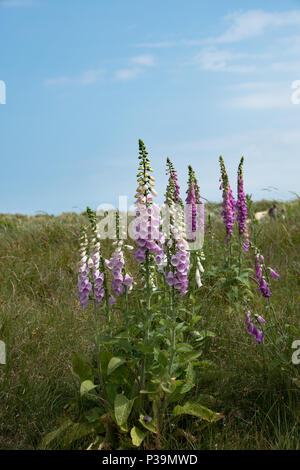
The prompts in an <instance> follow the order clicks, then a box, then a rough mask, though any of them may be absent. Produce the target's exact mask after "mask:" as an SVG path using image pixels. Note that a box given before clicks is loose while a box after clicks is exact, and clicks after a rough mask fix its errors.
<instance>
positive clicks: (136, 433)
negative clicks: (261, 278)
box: [130, 426, 147, 447]
mask: <svg viewBox="0 0 300 470" xmlns="http://www.w3.org/2000/svg"><path fill="white" fill-rule="evenodd" d="M146 434H147V433H146V432H144V431H141V430H140V429H139V428H137V427H136V426H133V428H132V429H131V431H130V436H131V440H132V444H133V445H134V446H136V447H139V446H140V445H141V443H142V442H143V440H144V439H145V437H146Z"/></svg>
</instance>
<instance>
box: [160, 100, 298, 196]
mask: <svg viewBox="0 0 300 470" xmlns="http://www.w3.org/2000/svg"><path fill="white" fill-rule="evenodd" d="M299 108H300V106H299ZM165 146H166V148H165V147H163V148H162V149H161V151H162V153H163V152H166V151H167V152H169V153H170V154H172V155H174V159H175V158H176V160H177V161H178V162H179V163H180V162H181V161H185V160H186V155H187V154H188V155H189V161H190V164H191V165H192V166H193V168H194V170H195V171H196V173H197V174H199V175H200V177H199V181H200V185H201V188H202V194H203V195H204V196H205V197H207V198H209V199H215V195H216V192H217V188H218V185H217V177H216V171H217V172H219V167H218V157H219V155H223V157H224V160H225V164H226V167H227V170H228V173H229V176H230V181H231V182H232V186H234V184H235V183H234V182H235V178H236V167H237V164H238V162H239V159H240V158H241V156H242V155H244V156H245V167H244V178H245V190H246V191H247V192H248V193H250V194H251V193H252V194H253V197H254V198H255V199H259V198H262V197H274V198H275V197H276V198H277V197H278V198H283V199H288V198H291V194H290V191H295V192H298V193H299V176H298V175H299V172H300V159H297V158H295V155H297V154H298V149H299V147H300V133H299V130H298V129H297V128H294V129H257V130H254V131H249V132H244V133H240V134H228V135H226V136H223V137H219V136H217V135H216V136H214V137H212V138H209V139H202V140H198V141H197V140H196V141H181V142H180V141H178V140H177V141H176V140H175V141H171V142H167V143H166V144H165ZM166 149H167V150H166ZM201 174H202V178H201ZM204 174H205V178H204V177H203V175H204ZM212 181H215V185H214V184H212ZM271 186H273V187H276V188H278V191H275V192H274V193H270V194H267V193H266V192H265V191H263V188H265V187H271ZM219 194H220V197H221V192H220V193H219Z"/></svg>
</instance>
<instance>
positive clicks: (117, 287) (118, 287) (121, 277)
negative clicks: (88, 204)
mask: <svg viewBox="0 0 300 470" xmlns="http://www.w3.org/2000/svg"><path fill="white" fill-rule="evenodd" d="M116 229H117V240H116V241H115V242H113V245H114V246H116V248H115V250H114V252H113V254H112V256H111V258H110V260H105V263H106V265H107V267H108V268H109V269H110V270H111V273H112V276H113V280H112V283H111V284H112V290H113V292H114V294H115V295H116V296H119V295H121V294H123V293H124V292H125V291H127V289H128V290H130V289H131V288H132V284H133V278H132V277H131V276H130V275H129V274H128V273H127V272H126V270H125V260H124V253H123V248H124V243H123V240H121V239H120V233H119V231H120V226H119V213H118V211H117V212H116ZM125 247H126V248H128V249H132V247H131V246H130V245H125Z"/></svg>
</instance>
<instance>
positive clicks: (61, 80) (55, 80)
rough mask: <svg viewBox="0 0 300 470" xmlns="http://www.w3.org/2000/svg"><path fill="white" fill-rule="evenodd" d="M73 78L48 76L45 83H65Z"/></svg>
mask: <svg viewBox="0 0 300 470" xmlns="http://www.w3.org/2000/svg"><path fill="white" fill-rule="evenodd" d="M70 81H71V79H70V78H69V77H55V78H46V80H45V82H44V83H45V85H64V84H65V83H69V82H70Z"/></svg>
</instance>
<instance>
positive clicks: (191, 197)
mask: <svg viewBox="0 0 300 470" xmlns="http://www.w3.org/2000/svg"><path fill="white" fill-rule="evenodd" d="M188 171H189V178H188V189H187V198H186V204H187V217H186V219H187V220H186V224H187V238H188V241H189V242H192V241H195V239H196V238H197V235H198V236H199V238H200V237H201V236H202V234H204V204H203V203H202V201H201V199H200V188H199V185H198V181H197V178H196V176H195V172H194V170H193V168H192V167H191V165H189V166H188ZM203 259H205V257H204V254H203V251H202V250H200V249H198V250H193V251H192V266H193V269H192V276H193V277H194V278H195V282H196V285H197V287H198V288H199V287H201V286H202V281H201V275H200V272H204V268H203V266H202V263H201V261H202V260H203Z"/></svg>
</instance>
